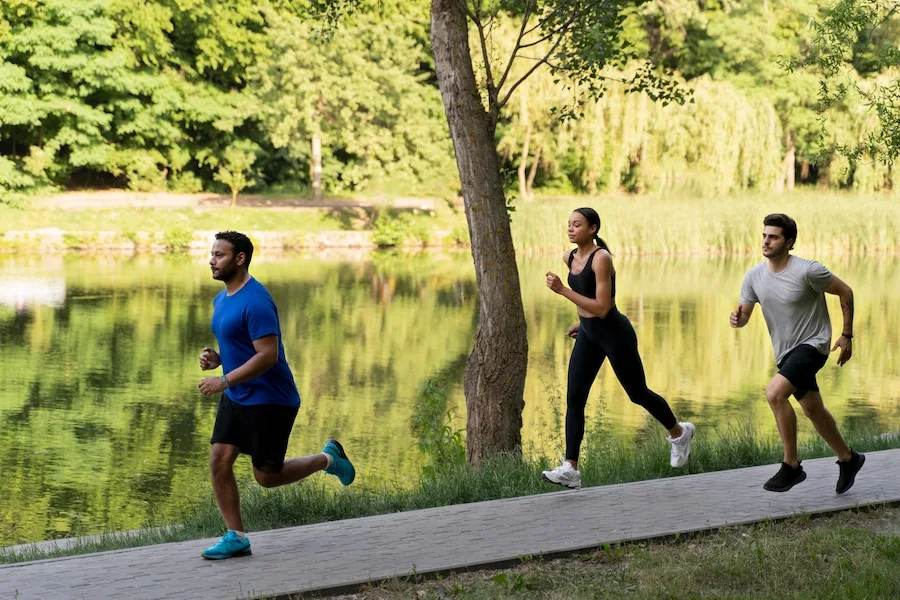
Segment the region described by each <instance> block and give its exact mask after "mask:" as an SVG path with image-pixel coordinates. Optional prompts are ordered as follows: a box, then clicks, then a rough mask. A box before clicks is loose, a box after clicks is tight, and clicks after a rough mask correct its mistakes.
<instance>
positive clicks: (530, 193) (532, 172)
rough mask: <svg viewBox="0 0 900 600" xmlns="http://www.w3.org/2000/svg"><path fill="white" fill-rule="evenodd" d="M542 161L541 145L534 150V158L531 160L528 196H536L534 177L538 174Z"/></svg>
mask: <svg viewBox="0 0 900 600" xmlns="http://www.w3.org/2000/svg"><path fill="white" fill-rule="evenodd" d="M540 163H541V147H540V146H538V147H537V150H535V151H534V160H532V161H531V168H530V169H529V170H528V186H527V189H528V197H529V198H531V197H532V196H534V178H535V177H536V176H537V170H538V165H539V164H540Z"/></svg>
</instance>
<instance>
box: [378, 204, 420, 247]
mask: <svg viewBox="0 0 900 600" xmlns="http://www.w3.org/2000/svg"><path fill="white" fill-rule="evenodd" d="M429 238H430V231H429V228H428V224H427V223H426V222H424V221H423V220H422V219H421V218H417V217H416V216H414V215H412V214H410V213H408V212H400V213H398V212H395V211H392V210H389V209H388V210H382V211H380V212H379V213H378V216H377V217H376V218H375V222H374V223H373V224H372V241H373V242H375V245H376V246H378V247H379V248H390V247H393V246H402V245H403V244H404V243H405V242H407V241H410V240H411V239H414V240H416V241H418V242H419V243H420V244H421V245H423V246H424V245H426V244H427V243H428V240H429Z"/></svg>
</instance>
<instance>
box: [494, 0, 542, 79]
mask: <svg viewBox="0 0 900 600" xmlns="http://www.w3.org/2000/svg"><path fill="white" fill-rule="evenodd" d="M534 3H535V0H529V2H528V4H527V5H526V6H525V14H524V15H523V16H522V26H521V27H520V28H519V37H517V38H516V45H515V46H514V47H513V51H512V54H510V56H509V62H508V63H506V68H505V69H504V70H503V76H502V77H501V78H500V82H499V83H498V84H497V89H498V90H502V89H503V85H504V84H505V83H506V78H507V77H509V72H510V71H511V70H512V66H513V63H514V62H515V60H516V55H517V54H518V52H519V49H520V48H521V47H522V38H523V37H524V36H525V26H526V25H527V24H528V18H529V17H530V16H531V9H532V7H533V6H534Z"/></svg>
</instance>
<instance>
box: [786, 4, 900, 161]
mask: <svg viewBox="0 0 900 600" xmlns="http://www.w3.org/2000/svg"><path fill="white" fill-rule="evenodd" d="M814 29H815V38H814V40H813V43H812V44H810V46H809V48H808V49H806V51H805V52H804V53H803V55H802V56H801V57H799V58H798V59H797V60H795V61H794V62H793V64H792V66H794V67H806V68H807V69H808V68H810V67H814V68H817V69H819V70H820V71H821V72H822V76H821V81H820V87H819V92H820V95H819V98H820V100H821V101H822V105H823V106H833V105H835V104H839V103H841V102H842V101H843V100H844V99H845V98H846V97H847V95H848V94H852V93H853V92H856V94H858V95H859V96H861V97H862V99H863V104H864V105H866V106H868V107H869V109H870V110H871V112H872V114H873V116H874V117H875V118H876V119H877V122H878V126H877V127H875V128H873V129H872V130H871V131H869V132H867V135H865V136H864V137H862V138H860V139H857V140H855V143H851V144H849V145H848V144H839V145H838V148H839V150H841V151H842V152H843V153H844V154H845V155H847V156H848V157H849V158H850V159H851V160H855V159H857V158H859V157H860V156H862V155H866V154H868V155H869V156H871V157H883V158H885V159H886V160H887V161H888V162H893V161H894V159H896V158H897V157H898V156H900V77H898V72H900V4H898V2H896V0H837V1H836V2H834V3H833V4H831V5H830V6H828V7H827V8H826V10H824V11H823V14H822V15H821V17H820V19H818V20H817V21H816V23H815V27H814ZM867 75H870V76H871V77H869V78H868V81H866V80H865V76H867Z"/></svg>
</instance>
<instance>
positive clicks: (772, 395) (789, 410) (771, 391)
mask: <svg viewBox="0 0 900 600" xmlns="http://www.w3.org/2000/svg"><path fill="white" fill-rule="evenodd" d="M795 389H796V388H794V385H793V384H792V383H791V382H790V381H788V380H787V378H785V376H784V375H781V374H777V375H775V377H773V378H772V381H770V382H769V385H768V386H767V387H766V400H768V401H769V407H770V408H771V409H772V413H773V414H774V415H775V423H776V424H777V425H778V433H779V435H780V436H781V444H782V446H783V447H784V462H785V463H786V464H788V465H790V466H792V467H797V466H798V465H799V464H800V461H799V460H798V458H797V414H796V413H795V412H794V409H793V407H792V406H791V402H790V396H791V394H793V393H794V390H795Z"/></svg>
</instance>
